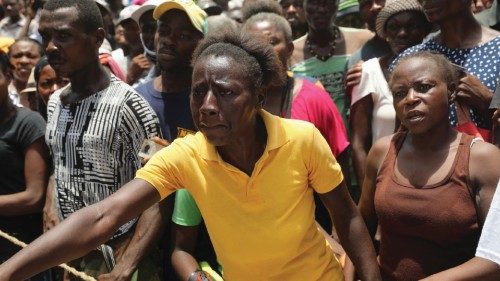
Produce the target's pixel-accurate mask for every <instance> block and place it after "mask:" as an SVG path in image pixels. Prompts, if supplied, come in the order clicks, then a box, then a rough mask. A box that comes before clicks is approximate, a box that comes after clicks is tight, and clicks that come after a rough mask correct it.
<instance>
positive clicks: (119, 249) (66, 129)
mask: <svg viewBox="0 0 500 281" xmlns="http://www.w3.org/2000/svg"><path fill="white" fill-rule="evenodd" d="M39 32H40V34H41V36H42V38H43V45H44V48H45V52H46V55H47V60H48V62H49V64H50V65H51V66H52V68H53V69H54V71H55V72H56V74H57V75H60V76H62V77H68V78H69V79H70V81H71V84H69V85H68V86H66V87H64V88H62V89H60V90H58V91H56V92H55V93H54V94H53V95H51V97H50V99H49V102H48V105H47V130H46V135H45V140H46V143H47V144H48V146H49V149H50V152H51V154H52V158H53V162H54V179H55V191H56V192H55V197H56V200H49V201H48V203H51V202H52V201H55V203H54V204H52V206H46V207H45V209H46V214H53V213H55V214H58V215H59V217H60V218H61V219H66V218H67V217H69V216H71V215H72V214H73V213H75V212H77V211H78V210H79V209H82V208H84V207H85V206H87V205H91V204H93V203H96V202H99V201H101V200H103V199H104V198H106V197H108V196H110V195H111V194H113V193H114V192H116V191H117V190H118V189H119V188H120V187H121V186H123V185H124V184H125V183H126V182H128V181H130V180H131V179H132V178H133V177H134V175H135V172H136V171H137V169H138V168H139V167H141V160H140V158H139V156H138V152H139V149H140V147H141V145H142V143H143V141H144V140H145V139H147V138H152V137H155V136H158V135H159V134H160V127H159V122H158V119H157V117H156V115H155V114H154V112H153V110H152V109H151V107H150V106H149V104H148V103H147V102H146V101H145V100H144V99H143V98H142V97H141V96H140V95H139V94H138V93H137V92H135V91H134V90H133V89H132V88H131V87H130V86H128V85H126V84H125V83H123V82H122V81H120V80H118V79H117V78H116V77H115V76H113V75H111V74H110V73H109V72H108V70H106V68H105V67H103V66H102V65H101V64H100V62H99V56H98V50H99V47H100V45H101V43H102V42H103V40H104V37H105V32H104V29H103V21H102V17H101V15H100V13H99V9H98V7H97V5H96V3H95V2H94V1H92V0H71V1H67V0H54V1H48V2H47V3H46V4H45V6H44V9H43V10H42V12H41V18H40V25H39ZM50 210H52V211H50ZM54 210H55V211H54ZM49 219H50V218H49ZM161 221H162V218H161V214H160V208H159V206H158V205H154V206H153V207H152V208H150V209H149V210H147V211H145V212H144V213H142V214H141V212H140V213H137V216H136V217H134V218H130V220H128V221H126V222H125V221H124V222H123V223H122V224H121V226H120V227H119V229H118V231H116V232H115V233H114V234H113V235H111V236H112V237H108V239H105V240H102V241H99V242H100V246H99V250H100V251H98V250H97V247H95V248H93V249H89V250H88V251H86V252H84V253H82V255H79V256H75V258H79V259H78V260H76V261H73V262H72V265H73V266H74V267H76V268H78V269H79V270H82V271H85V272H86V273H87V274H89V275H92V276H94V277H98V276H101V278H102V279H104V278H108V279H112V278H125V279H127V280H129V279H130V278H132V276H133V274H136V275H135V277H133V278H132V280H134V278H137V279H139V280H158V279H159V278H160V277H159V276H158V275H159V272H160V271H159V269H158V268H159V262H156V260H155V259H156V258H157V257H156V255H147V254H148V252H150V250H151V249H152V245H153V244H154V242H155V241H156V240H157V238H158V237H159V235H160V232H161V226H162V223H161ZM134 227H135V228H134ZM85 231H88V228H84V229H82V231H80V232H85ZM80 235H81V233H78V234H76V233H75V234H72V235H70V237H77V236H80ZM110 238H111V239H110ZM52 254H54V255H56V256H57V254H55V253H52ZM82 256H84V257H82ZM81 257H82V258H81ZM136 269H138V272H137V273H134V272H136ZM0 279H2V278H0Z"/></svg>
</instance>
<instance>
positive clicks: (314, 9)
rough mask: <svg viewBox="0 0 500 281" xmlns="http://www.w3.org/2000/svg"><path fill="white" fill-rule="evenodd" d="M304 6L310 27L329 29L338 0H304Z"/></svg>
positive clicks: (335, 12)
mask: <svg viewBox="0 0 500 281" xmlns="http://www.w3.org/2000/svg"><path fill="white" fill-rule="evenodd" d="M304 7H305V12H306V19H307V23H308V24H309V27H310V28H312V29H315V30H325V29H330V28H331V25H332V22H333V20H334V19H335V14H337V8H338V0H304Z"/></svg>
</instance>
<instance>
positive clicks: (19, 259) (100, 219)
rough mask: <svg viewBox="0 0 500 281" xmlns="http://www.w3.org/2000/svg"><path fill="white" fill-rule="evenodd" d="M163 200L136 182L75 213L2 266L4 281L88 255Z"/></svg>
mask: <svg viewBox="0 0 500 281" xmlns="http://www.w3.org/2000/svg"><path fill="white" fill-rule="evenodd" d="M159 200H160V196H159V194H158V192H157V191H156V189H155V188H154V187H153V186H152V185H151V184H149V183H148V182H146V181H144V180H141V179H135V180H132V181H131V182H129V183H127V184H126V185H124V186H123V187H122V188H120V189H119V190H118V191H117V192H116V193H114V194H113V195H111V196H109V197H108V198H106V199H104V200H102V201H100V202H98V203H96V204H94V205H91V206H89V207H86V208H83V209H81V210H79V211H77V212H75V213H74V214H73V215H71V216H70V217H69V218H68V219H66V220H64V221H63V222H62V223H60V224H59V225H57V226H56V227H55V228H53V229H51V230H50V231H48V232H46V233H45V234H44V235H42V236H41V237H40V238H38V239H36V240H35V241H34V242H33V243H31V244H30V245H29V246H28V247H27V248H25V249H23V250H22V251H20V252H19V253H17V254H16V255H14V256H13V257H12V258H11V259H9V260H8V261H7V262H5V263H3V264H2V265H0V280H10V281H17V280H25V279H27V278H28V277H30V276H33V275H34V274H36V273H38V272H41V271H43V270H45V269H48V268H50V267H53V266H55V265H58V264H60V263H63V262H66V261H69V260H73V259H76V258H78V257H81V256H83V255H85V254H86V253H88V252H89V251H91V250H92V249H95V248H97V246H99V245H100V244H102V243H104V242H105V241H107V240H108V239H109V238H110V237H111V235H113V233H114V232H115V231H116V230H117V229H118V228H119V227H120V226H121V225H123V224H124V223H126V222H128V221H130V220H131V219H133V218H134V217H137V216H139V215H140V214H141V213H142V212H144V211H145V210H146V209H147V208H149V207H150V206H151V205H153V204H154V203H155V202H157V201H159ZM131 206H133V208H131Z"/></svg>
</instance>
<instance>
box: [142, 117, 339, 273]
mask: <svg viewBox="0 0 500 281" xmlns="http://www.w3.org/2000/svg"><path fill="white" fill-rule="evenodd" d="M260 115H261V116H262V118H263V120H264V123H265V126H266V130H267V133H268V138H267V145H266V148H265V151H264V153H263V155H262V157H261V158H260V159H259V160H258V162H257V163H256V164H255V168H254V171H253V173H252V175H251V176H248V175H247V174H245V173H244V172H242V171H240V170H239V169H237V168H236V167H234V166H232V165H230V164H228V163H226V162H224V160H222V159H221V157H220V155H219V154H218V153H217V150H216V148H215V147H214V146H212V145H210V144H209V143H208V142H207V140H206V138H205V137H204V135H203V134H202V133H200V132H198V133H196V134H195V135H193V136H186V137H184V138H182V139H176V140H175V141H174V142H173V143H172V144H171V145H170V146H168V147H167V148H164V149H162V150H161V151H160V152H158V153H157V154H156V155H155V156H153V158H152V159H151V160H150V161H149V162H148V163H147V165H146V166H145V167H144V168H142V169H140V170H139V171H138V172H137V178H140V179H143V180H146V181H147V182H149V183H151V184H152V185H153V186H154V187H155V188H156V189H157V190H158V192H159V193H160V195H161V197H162V198H165V197H166V196H168V195H169V194H170V193H172V192H174V191H175V190H176V189H178V188H181V187H185V188H186V189H188V190H189V192H190V193H191V194H192V195H193V197H194V199H195V201H196V204H197V205H198V207H199V208H200V211H201V213H202V215H203V219H204V220H205V224H206V226H207V229H208V232H209V234H210V238H211V240H212V243H213V245H214V248H215V252H216V253H217V258H218V260H219V262H220V263H221V264H222V266H223V267H224V279H225V280H229V281H232V280H238V281H240V280H252V281H255V280H287V281H293V280H297V281H304V280H308V281H309V280H330V281H332V280H343V276H342V270H341V267H340V265H339V263H338V261H337V260H336V259H335V257H334V256H333V254H332V251H331V249H329V248H328V247H327V245H326V243H325V239H324V237H323V236H322V235H321V233H320V232H319V231H318V229H317V228H316V225H315V222H314V208H315V205H314V199H313V188H314V190H316V191H317V192H319V193H325V192H328V191H331V190H332V189H334V188H335V187H336V186H338V185H339V184H340V183H341V181H342V180H343V177H342V173H341V170H340V166H339V165H338V163H337V162H336V160H335V158H334V157H333V155H332V152H331V150H330V147H329V146H328V144H327V142H326V141H325V140H324V138H323V137H322V136H321V134H320V132H319V131H318V130H317V129H316V128H315V127H314V126H313V125H312V124H310V123H307V122H304V121H298V120H286V119H282V118H279V117H276V116H274V115H271V114H269V113H267V112H265V111H263V110H262V111H261V112H260ZM311 187H312V188H311Z"/></svg>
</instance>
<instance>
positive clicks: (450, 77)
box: [389, 51, 460, 90]
mask: <svg viewBox="0 0 500 281" xmlns="http://www.w3.org/2000/svg"><path fill="white" fill-rule="evenodd" d="M414 58H421V59H426V60H430V61H432V62H433V63H434V64H435V66H436V69H438V70H439V71H440V72H441V75H442V78H443V79H444V80H445V82H446V84H447V85H448V87H450V86H451V85H454V86H455V87H456V86H457V85H458V77H459V71H460V69H459V68H458V67H456V66H455V65H453V64H452V63H451V62H450V61H449V60H448V59H447V58H446V57H445V56H444V55H443V54H440V53H436V52H429V51H422V52H416V53H413V54H409V55H407V56H404V57H402V58H401V59H399V61H398V62H397V64H396V65H395V66H394V70H393V71H392V73H394V71H395V70H396V68H397V67H398V66H399V65H400V64H401V63H403V62H405V61H408V60H411V59H414ZM429 67H433V66H429ZM391 80H392V77H391ZM389 84H390V83H389ZM450 90H455V89H450Z"/></svg>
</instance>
